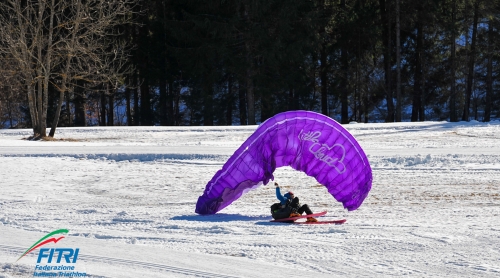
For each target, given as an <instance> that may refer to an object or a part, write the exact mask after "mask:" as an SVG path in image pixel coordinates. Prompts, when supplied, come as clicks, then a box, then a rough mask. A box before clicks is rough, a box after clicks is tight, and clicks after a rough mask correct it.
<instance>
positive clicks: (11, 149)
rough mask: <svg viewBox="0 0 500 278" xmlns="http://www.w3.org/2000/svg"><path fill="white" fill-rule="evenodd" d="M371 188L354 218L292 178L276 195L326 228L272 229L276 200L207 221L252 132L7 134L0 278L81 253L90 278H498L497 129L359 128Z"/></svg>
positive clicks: (297, 175)
mask: <svg viewBox="0 0 500 278" xmlns="http://www.w3.org/2000/svg"><path fill="white" fill-rule="evenodd" d="M345 127H346V128H347V129H348V130H349V131H350V132H351V133H352V134H353V135H354V136H355V137H356V138H357V140H358V141H359V143H360V145H361V146H362V147H363V149H364V150H365V152H366V154H367V155H368V158H369V160H370V163H371V166H372V169H373V188H372V191H371V192H370V194H369V195H368V197H367V199H366V200H365V202H364V203H363V205H362V206H361V207H360V209H358V210H356V211H352V212H347V211H346V210H344V209H343V207H342V205H341V204H340V203H338V202H336V201H335V199H333V197H332V196H331V195H329V194H328V192H327V191H326V190H325V189H324V188H323V187H322V186H321V185H318V184H317V182H316V181H315V180H314V179H313V178H310V177H308V176H306V175H305V174H304V173H301V172H298V171H295V170H293V169H291V168H287V167H285V168H279V169H277V170H276V172H275V181H277V182H279V183H280V184H281V185H282V187H284V188H285V189H293V190H294V192H295V194H296V195H297V196H299V197H300V198H301V201H302V203H307V204H308V205H309V206H310V207H311V208H312V209H313V211H322V210H327V211H328V214H327V215H326V216H325V217H322V218H323V219H342V218H346V219H347V222H346V223H345V224H343V225H290V224H277V223H271V222H269V220H270V219H271V217H270V215H269V206H270V205H271V204H272V203H274V202H276V198H275V194H274V186H273V185H272V184H269V185H268V186H261V187H260V188H257V189H256V190H253V191H250V192H249V193H247V194H246V195H244V196H243V197H242V198H240V199H239V200H237V201H236V202H234V203H233V204H232V205H230V206H229V207H227V208H225V209H224V210H222V211H221V212H220V213H218V214H216V215H213V216H200V215H197V214H196V213H195V212H194V210H195V204H196V201H197V199H198V196H200V195H201V194H202V193H203V190H204V188H205V185H206V183H207V182H208V181H209V180H210V179H211V178H212V176H213V175H214V174H215V172H216V171H217V170H219V169H220V168H221V167H222V165H223V164H224V162H225V161H226V160H227V159H228V158H229V157H230V156H231V155H232V153H233V152H234V151H235V150H236V149H237V148H238V147H239V146H240V145H241V144H242V143H243V141H244V140H245V139H246V138H248V137H249V136H250V134H252V133H253V131H254V130H255V129H256V126H237V127H236V126H232V127H225V126H220V127H89V128H59V129H58V130H57V133H56V138H58V139H61V138H64V139H66V140H64V141H59V140H57V141H50V142H42V141H36V142H33V141H27V140H23V138H26V137H28V136H29V135H31V131H30V130H0V165H1V166H0V277H33V272H34V268H35V264H36V260H37V256H38V251H34V252H33V253H31V254H30V255H28V256H26V257H24V258H22V259H21V260H19V261H18V262H16V260H17V259H18V258H19V256H20V255H21V254H22V253H23V252H24V251H25V250H26V249H28V247H30V246H31V245H32V244H33V243H35V242H36V241H37V240H38V239H40V238H41V237H43V236H44V235H46V234H47V233H49V232H52V231H54V230H58V229H63V228H65V229H68V230H69V233H68V234H67V236H66V238H64V239H62V240H61V241H60V242H58V243H57V244H55V245H54V244H48V245H46V247H48V248H52V247H53V248H56V247H58V248H59V247H67V248H79V249H80V251H79V252H80V253H79V258H78V262H77V263H76V264H75V265H76V269H77V270H78V271H79V272H82V273H83V272H85V273H87V274H89V275H91V276H92V277H192V276H198V277H287V276H293V277H338V276H347V277H385V276H410V277H499V276H500V224H499V223H500V122H492V123H478V122H470V123H466V122H461V123H447V122H421V123H394V124H350V125H346V126H345Z"/></svg>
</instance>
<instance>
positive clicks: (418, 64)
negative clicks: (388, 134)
mask: <svg viewBox="0 0 500 278" xmlns="http://www.w3.org/2000/svg"><path fill="white" fill-rule="evenodd" d="M420 12H421V11H418V13H420ZM422 25H423V24H422V19H421V18H420V16H419V18H418V22H417V49H416V51H415V52H416V53H415V81H414V84H413V107H412V111H411V121H412V122H416V121H420V120H422V118H423V115H421V108H422V77H423V75H422V62H423V61H422V54H423V53H422V52H423V41H424V34H423V33H424V30H423V26H422Z"/></svg>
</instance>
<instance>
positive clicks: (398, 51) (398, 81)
mask: <svg viewBox="0 0 500 278" xmlns="http://www.w3.org/2000/svg"><path fill="white" fill-rule="evenodd" d="M399 1H400V0H396V74H397V76H396V101H397V104H396V122H401V120H402V118H401V116H402V115H401V113H402V105H403V104H402V102H403V99H402V97H401V37H400V33H401V25H400V15H401V14H400V10H399Z"/></svg>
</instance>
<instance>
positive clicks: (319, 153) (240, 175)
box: [196, 111, 372, 214]
mask: <svg viewBox="0 0 500 278" xmlns="http://www.w3.org/2000/svg"><path fill="white" fill-rule="evenodd" d="M282 166H290V167H292V168H293V169H295V170H298V171H302V172H304V173H306V174H307V175H308V176H311V177H314V178H315V179H316V180H317V181H318V182H319V183H320V184H323V185H324V186H325V187H326V188H327V190H328V192H329V193H330V194H331V195H332V196H333V197H334V198H335V199H336V200H337V201H339V202H341V203H342V204H343V205H344V207H345V208H347V209H348V210H355V209H357V208H358V207H359V206H360V205H361V204H362V203H363V200H364V199H365V198H366V196H367V195H368V192H369V191H370V189H371V184H372V171H371V168H370V164H369V163H368V159H367V157H366V155H365V153H364V152H363V150H362V149H361V147H360V145H359V144H358V142H357V141H356V139H354V137H353V136H352V135H351V134H350V133H349V132H348V131H347V130H346V129H345V128H343V127H342V126H341V125H340V124H339V123H337V122H336V121H335V120H333V119H331V118H329V117H327V116H325V115H323V114H319V113H316V112H311V111H289V112H284V113H280V114H277V115H276V116H274V117H272V118H269V119H268V120H267V121H265V122H264V123H262V124H261V125H260V126H259V127H258V128H257V130H256V131H255V132H254V133H253V134H252V135H251V136H250V137H249V138H248V139H247V140H246V141H245V142H244V143H243V145H241V147H239V148H238V149H237V150H236V151H235V152H234V154H233V155H232V156H231V157H230V158H229V160H228V161H227V162H226V163H225V164H224V166H223V167H222V169H221V170H219V171H218V172H217V173H216V174H215V176H214V177H213V178H212V179H211V180H210V181H209V182H208V184H207V185H206V187H205V191H204V192H203V195H201V196H200V197H199V198H198V202H197V204H196V213H198V214H214V213H216V212H218V211H220V210H221V209H223V208H225V207H227V206H228V205H230V204H231V203H232V202H233V201H235V200H236V199H238V198H239V197H241V195H242V194H244V193H246V192H248V191H249V190H251V189H253V188H256V187H258V186H260V185H261V184H267V183H268V182H269V181H270V180H273V179H274V177H273V172H274V170H275V169H276V168H279V167H282Z"/></svg>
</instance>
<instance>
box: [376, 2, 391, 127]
mask: <svg viewBox="0 0 500 278" xmlns="http://www.w3.org/2000/svg"><path fill="white" fill-rule="evenodd" d="M379 5H380V12H381V17H382V18H381V19H382V26H383V32H382V40H383V42H384V43H383V45H384V46H383V48H384V54H383V56H384V79H385V96H386V102H387V117H386V119H385V121H386V122H394V102H393V96H392V88H391V87H392V86H391V80H392V77H391V21H390V16H389V14H390V13H389V9H388V7H387V6H388V3H387V2H386V0H379Z"/></svg>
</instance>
